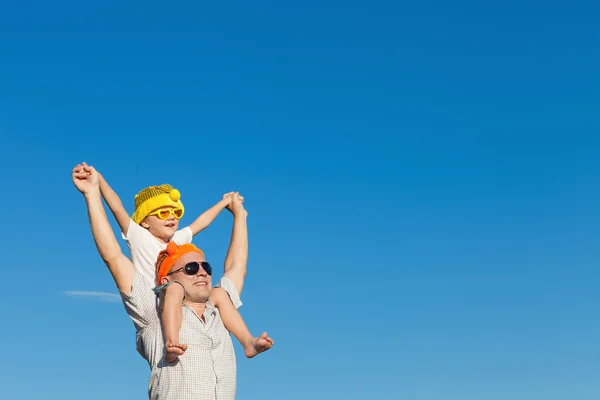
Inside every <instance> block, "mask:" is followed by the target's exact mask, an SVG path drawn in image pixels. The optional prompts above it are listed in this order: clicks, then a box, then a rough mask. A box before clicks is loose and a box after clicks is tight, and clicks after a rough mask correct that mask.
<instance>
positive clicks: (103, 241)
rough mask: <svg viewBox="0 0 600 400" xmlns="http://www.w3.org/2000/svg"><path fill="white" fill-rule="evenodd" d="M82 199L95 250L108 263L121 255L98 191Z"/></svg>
mask: <svg viewBox="0 0 600 400" xmlns="http://www.w3.org/2000/svg"><path fill="white" fill-rule="evenodd" d="M84 197H85V202H86V204H87V209H88V216H89V219H90V226H91V228H92V236H93V237H94V242H95V243H96V248H97V249H98V253H99V254H100V257H102V259H103V260H104V262H106V263H108V262H110V261H111V260H114V259H115V258H117V257H118V256H120V255H121V254H122V252H121V247H120V246H119V243H118V242H117V239H116V238H115V235H114V233H113V230H112V228H111V227H110V224H109V223H108V218H107V216H106V212H105V211H104V205H103V204H102V198H101V197H100V191H94V192H92V193H88V194H86V195H85V196H84Z"/></svg>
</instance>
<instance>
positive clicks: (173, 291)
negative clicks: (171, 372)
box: [161, 282, 187, 362]
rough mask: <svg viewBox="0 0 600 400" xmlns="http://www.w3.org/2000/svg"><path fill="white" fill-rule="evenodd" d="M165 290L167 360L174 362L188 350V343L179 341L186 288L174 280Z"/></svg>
mask: <svg viewBox="0 0 600 400" xmlns="http://www.w3.org/2000/svg"><path fill="white" fill-rule="evenodd" d="M164 291H165V294H164V299H163V305H162V316H161V323H162V328H163V335H164V338H165V350H166V354H165V361H166V362H173V361H175V360H176V359H177V357H178V356H181V355H183V353H184V352H185V351H186V350H187V344H181V343H179V330H180V329H181V306H182V302H183V299H184V298H185V290H184V289H183V286H182V285H181V284H180V283H179V282H173V283H171V284H170V285H169V286H167V287H166V288H165V289H164Z"/></svg>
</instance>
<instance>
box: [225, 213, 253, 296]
mask: <svg viewBox="0 0 600 400" xmlns="http://www.w3.org/2000/svg"><path fill="white" fill-rule="evenodd" d="M246 218H247V214H246V212H242V213H239V214H237V215H235V216H234V218H233V230H232V233H231V243H230V244H229V250H228V251H227V257H226V258H225V276H227V277H228V278H230V279H231V280H232V282H233V284H234V285H235V287H236V289H237V290H238V292H239V293H241V292H242V288H243V286H244V278H245V277H246V265H247V263H248V225H247V223H246Z"/></svg>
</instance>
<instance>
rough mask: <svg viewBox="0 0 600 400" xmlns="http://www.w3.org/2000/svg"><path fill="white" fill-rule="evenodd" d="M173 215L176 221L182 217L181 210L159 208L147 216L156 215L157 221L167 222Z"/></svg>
mask: <svg viewBox="0 0 600 400" xmlns="http://www.w3.org/2000/svg"><path fill="white" fill-rule="evenodd" d="M171 214H173V216H174V217H175V218H177V219H181V217H183V208H159V209H158V210H154V211H152V212H151V213H150V214H148V215H156V216H157V217H158V218H159V219H162V220H163V221H164V220H167V219H169V217H170V216H171Z"/></svg>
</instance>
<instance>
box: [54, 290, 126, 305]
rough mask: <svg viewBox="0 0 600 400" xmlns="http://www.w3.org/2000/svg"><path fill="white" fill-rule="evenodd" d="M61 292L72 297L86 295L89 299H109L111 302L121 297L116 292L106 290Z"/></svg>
mask: <svg viewBox="0 0 600 400" xmlns="http://www.w3.org/2000/svg"><path fill="white" fill-rule="evenodd" d="M62 293H63V294H65V295H67V296H72V297H87V298H89V299H93V300H99V301H109V302H113V301H120V300H121V297H120V296H119V295H118V294H115V293H108V292H86V291H73V290H71V291H66V292H62Z"/></svg>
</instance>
